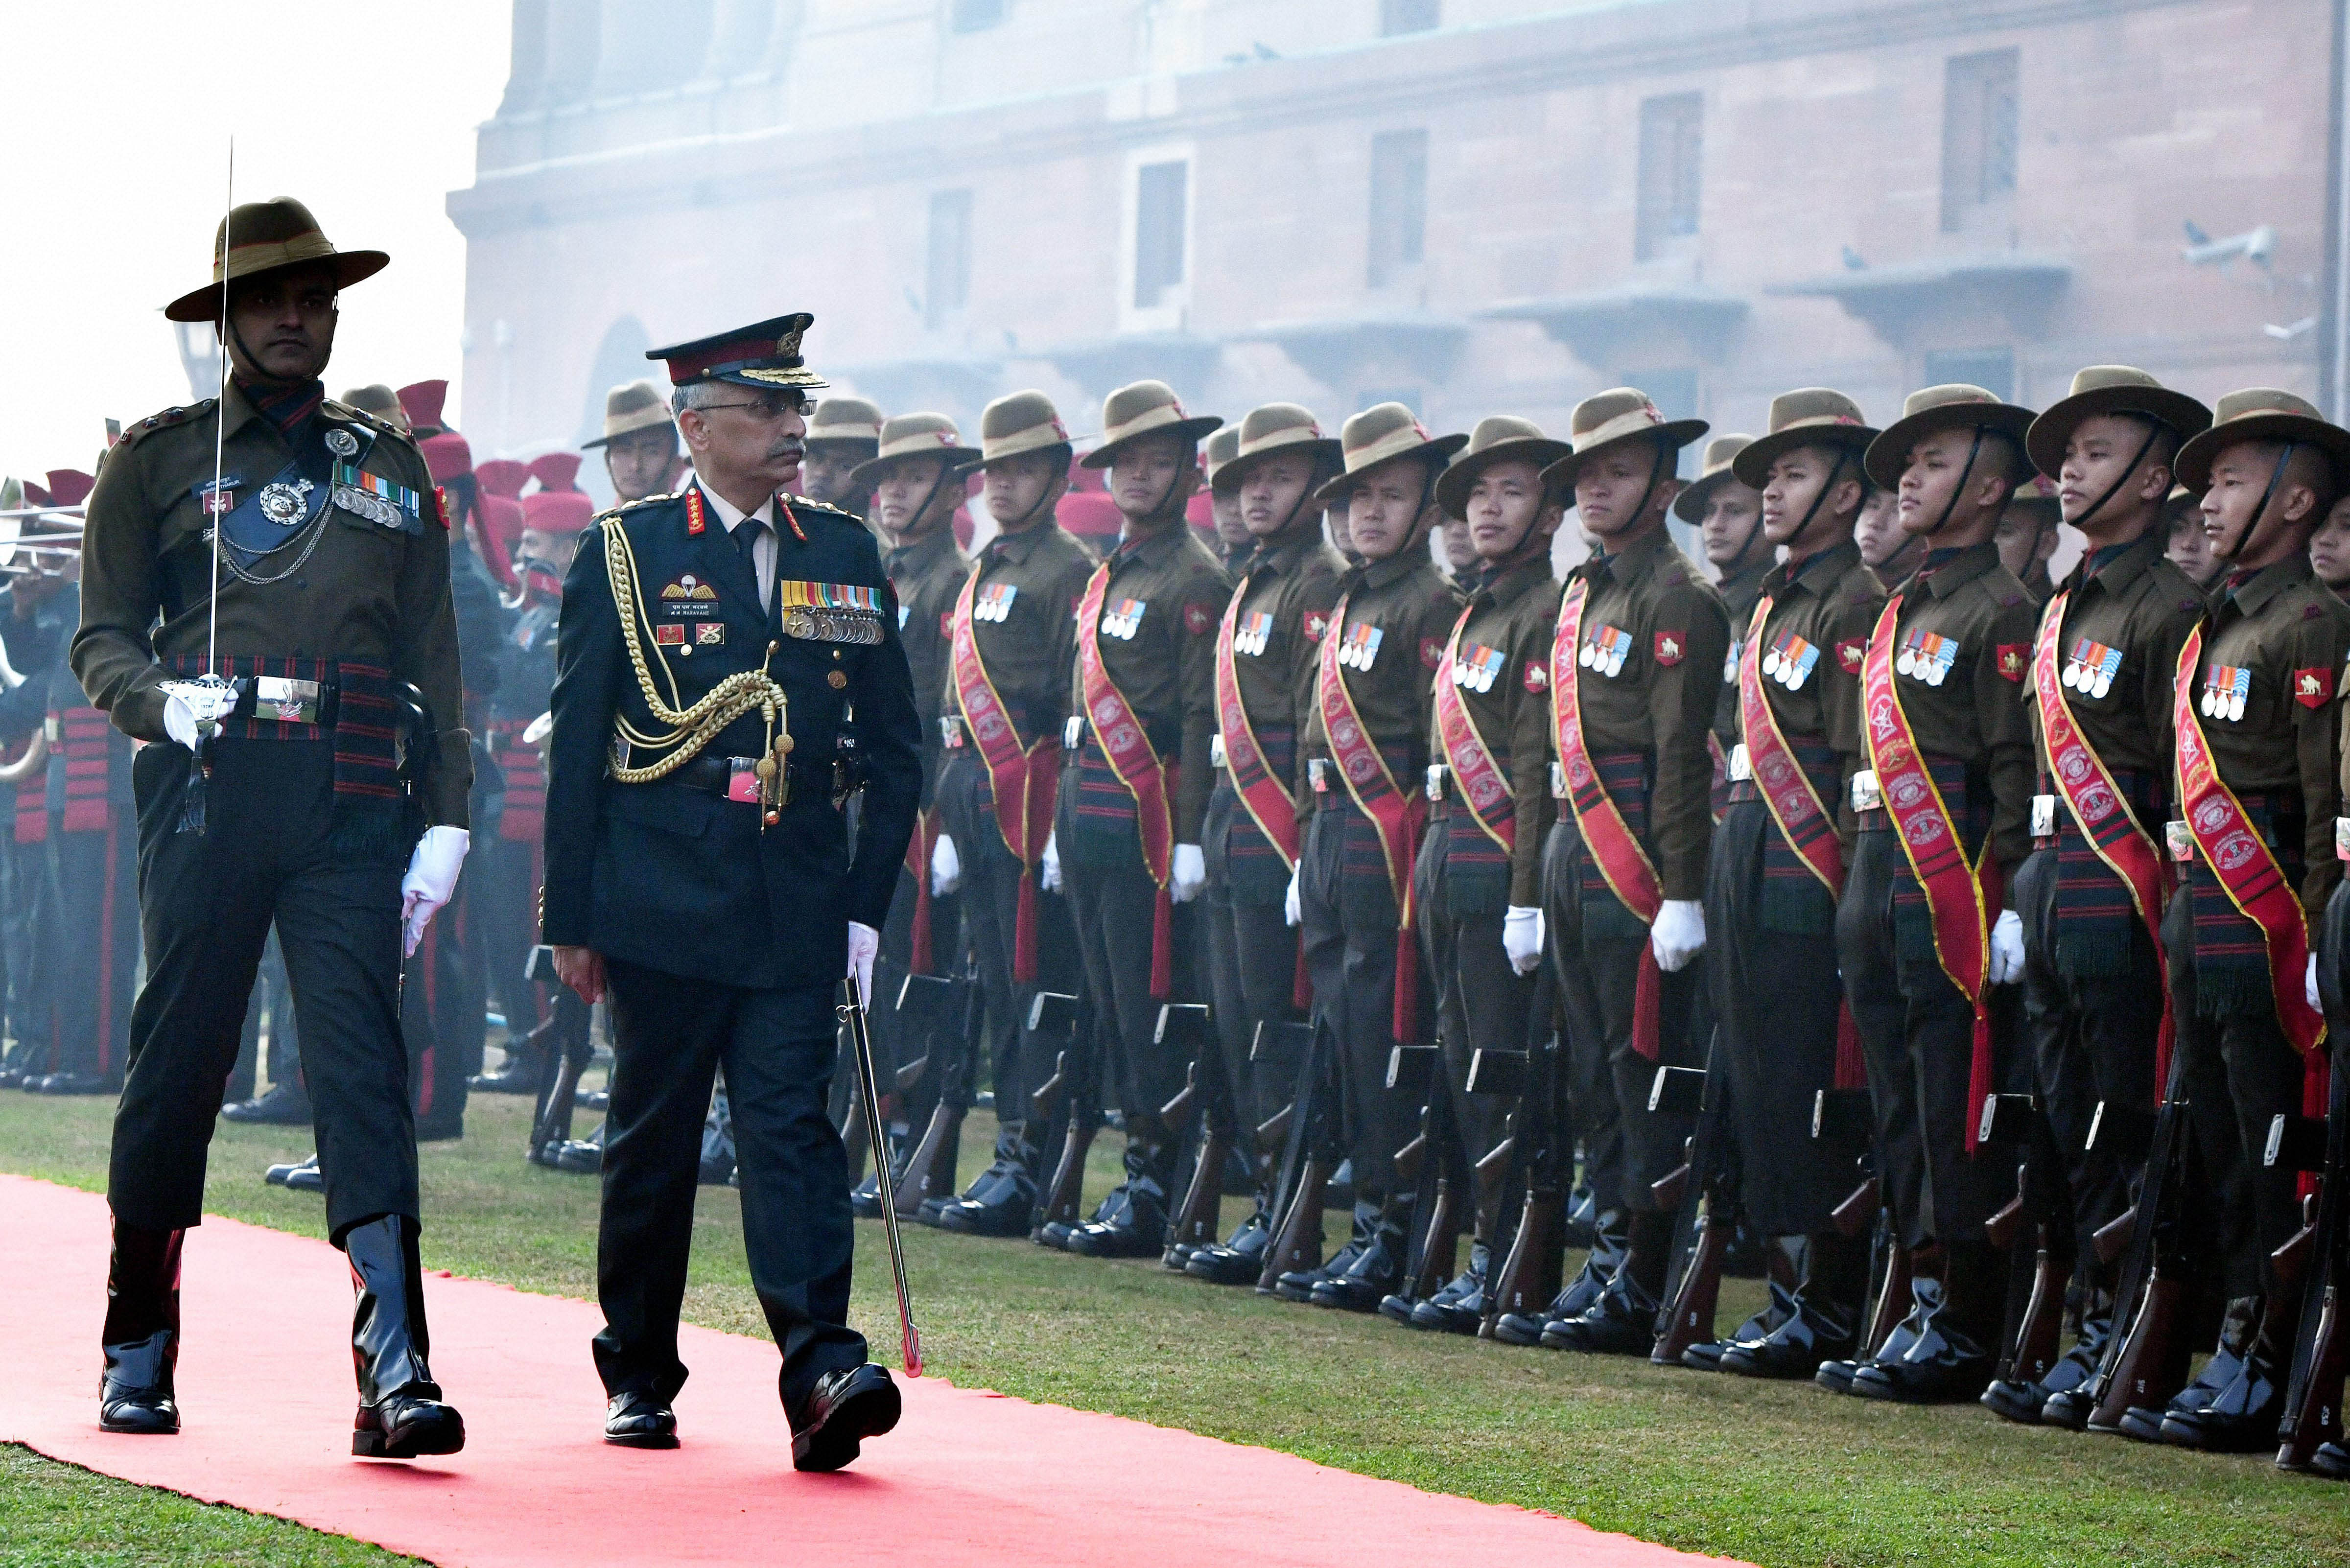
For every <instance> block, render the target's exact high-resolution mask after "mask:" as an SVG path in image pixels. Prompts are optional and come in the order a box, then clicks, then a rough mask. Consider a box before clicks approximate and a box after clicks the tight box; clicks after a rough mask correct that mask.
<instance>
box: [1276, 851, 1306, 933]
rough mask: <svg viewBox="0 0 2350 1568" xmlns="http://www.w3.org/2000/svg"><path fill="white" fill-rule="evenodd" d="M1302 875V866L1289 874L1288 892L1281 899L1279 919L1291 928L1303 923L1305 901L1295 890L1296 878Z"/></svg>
mask: <svg viewBox="0 0 2350 1568" xmlns="http://www.w3.org/2000/svg"><path fill="white" fill-rule="evenodd" d="M1304 874H1305V867H1302V866H1301V867H1298V868H1297V869H1296V870H1294V871H1292V872H1290V874H1289V891H1288V892H1286V893H1284V894H1283V895H1282V898H1281V918H1282V919H1284V920H1287V921H1288V922H1289V923H1290V924H1291V925H1293V926H1297V925H1303V924H1305V898H1304V896H1303V895H1301V894H1300V893H1299V892H1298V890H1297V878H1298V877H1301V876H1303V875H1304Z"/></svg>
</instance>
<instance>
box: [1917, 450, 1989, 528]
mask: <svg viewBox="0 0 2350 1568" xmlns="http://www.w3.org/2000/svg"><path fill="white" fill-rule="evenodd" d="M1982 438H1983V427H1982V426H1981V425H1977V426H1976V427H1975V439H1974V440H1973V441H1970V442H1969V443H1968V445H1967V462H1966V466H1965V467H1964V468H1961V469H1960V470H1959V482H1958V483H1956V484H1954V485H1952V486H1950V500H1948V501H1946V502H1944V503H1943V504H1942V514H1941V516H1939V517H1938V518H1936V519H1935V520H1934V525H1933V526H1932V527H1931V528H1929V529H1927V530H1926V532H1925V534H1924V535H1923V537H1925V538H1928V539H1930V538H1932V537H1933V536H1934V535H1937V534H1939V533H1940V532H1941V531H1942V530H1943V529H1945V528H1947V527H1949V526H1950V515H1951V514H1953V513H1955V512H1956V511H1958V509H1959V497H1960V496H1961V495H1964V494H1965V493H1967V481H1968V480H1970V479H1971V478H1973V477H1974V472H1975V459H1976V458H1978V457H1981V455H1982Z"/></svg>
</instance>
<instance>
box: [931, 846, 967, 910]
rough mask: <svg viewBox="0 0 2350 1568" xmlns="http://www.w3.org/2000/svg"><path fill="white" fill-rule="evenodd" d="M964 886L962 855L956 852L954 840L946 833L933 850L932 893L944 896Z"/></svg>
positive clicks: (938, 896) (934, 896)
mask: <svg viewBox="0 0 2350 1568" xmlns="http://www.w3.org/2000/svg"><path fill="white" fill-rule="evenodd" d="M960 887H962V857H961V856H959V855H957V854H956V853H955V846H954V840H953V839H951V838H949V837H948V836H946V835H945V834H943V833H941V834H940V835H939V842H938V844H937V846H935V847H933V848H932V849H931V897H933V898H945V897H946V896H947V895H948V894H950V893H951V892H953V891H954V890H955V889H956V888H960Z"/></svg>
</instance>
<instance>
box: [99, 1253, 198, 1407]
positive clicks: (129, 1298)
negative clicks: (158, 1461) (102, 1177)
mask: <svg viewBox="0 0 2350 1568" xmlns="http://www.w3.org/2000/svg"><path fill="white" fill-rule="evenodd" d="M186 1235H187V1232H185V1231H151V1230H147V1229H145V1228H144V1227H142V1226H136V1225H126V1224H124V1223H123V1222H122V1221H121V1220H116V1221H115V1222H114V1248H113V1251H112V1253H111V1255H110V1256H109V1260H108V1263H107V1275H106V1327H105V1329H104V1331H103V1333H102V1334H101V1335H100V1337H101V1339H102V1340H103V1341H104V1350H105V1355H106V1370H105V1372H104V1373H103V1374H102V1375H101V1376H99V1384H98V1425H99V1429H100V1430H102V1431H108V1432H123V1433H131V1434H137V1435H141V1436H158V1437H160V1436H168V1435H169V1434H171V1433H173V1432H176V1431H178V1430H179V1429H180V1406H179V1401H178V1398H177V1397H176V1395H175V1394H174V1393H173V1391H172V1368H173V1367H174V1366H176V1365H177V1364H178V1362H179V1358H180V1249H181V1245H182V1241H184V1239H185V1237H186Z"/></svg>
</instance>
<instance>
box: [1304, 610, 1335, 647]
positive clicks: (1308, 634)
mask: <svg viewBox="0 0 2350 1568" xmlns="http://www.w3.org/2000/svg"><path fill="white" fill-rule="evenodd" d="M1329 629H1330V612H1329V611H1328V610H1317V609H1310V610H1307V611H1306V612H1305V640H1306V641H1308V642H1320V641H1321V640H1322V634H1323V633H1324V632H1326V631H1327V630H1329Z"/></svg>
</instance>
